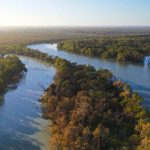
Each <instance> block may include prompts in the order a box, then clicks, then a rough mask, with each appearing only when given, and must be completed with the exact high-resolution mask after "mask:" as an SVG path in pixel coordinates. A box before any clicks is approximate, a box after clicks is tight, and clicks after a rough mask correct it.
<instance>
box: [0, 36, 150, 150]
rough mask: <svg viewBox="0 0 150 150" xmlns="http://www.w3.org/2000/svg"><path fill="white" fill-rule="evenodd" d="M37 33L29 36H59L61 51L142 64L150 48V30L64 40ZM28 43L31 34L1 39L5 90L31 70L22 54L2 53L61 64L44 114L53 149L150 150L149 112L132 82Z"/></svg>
mask: <svg viewBox="0 0 150 150" xmlns="http://www.w3.org/2000/svg"><path fill="white" fill-rule="evenodd" d="M43 36H44V34H43ZM35 37H36V36H35ZM35 37H34V38H33V41H32V40H31V39H32V38H31V39H30V40H31V43H41V42H43V41H44V42H45V41H46V42H54V41H55V42H58V48H59V49H60V50H65V51H68V52H73V53H78V54H83V55H88V56H94V57H98V58H109V59H114V60H117V61H121V62H123V61H131V62H136V63H142V62H143V58H144V56H145V55H148V54H149V48H150V44H149V41H150V38H149V36H148V35H146V36H144V35H143V36H128V37H127V36H125V37H123V36H120V37H109V38H108V37H103V38H102V37H99V38H97V37H95V38H91V37H89V38H88V37H84V38H82V37H80V38H79V37H78V38H77V39H73V38H72V40H68V39H69V38H70V36H69V38H68V37H67V38H66V39H65V37H64V38H63V39H59V40H58V39H57V40H56V39H51V38H50V40H49V39H47V38H45V39H44V40H43V41H42V40H41V38H39V39H38V40H37V39H36V38H35ZM37 38H38V37H37ZM46 39H47V40H46ZM13 40H14V39H11V41H13ZM16 41H18V39H17V40H16ZM27 44H28V38H27V39H26V40H25V41H24V40H21V39H20V42H14V43H13V42H12V43H11V42H10V43H9V42H3V43H2V44H0V54H1V55H2V58H1V59H0V66H2V67H3V68H2V69H1V71H0V72H1V73H0V76H1V78H0V79H1V81H0V91H3V90H4V89H5V88H6V87H7V85H8V84H9V83H11V82H13V81H15V80H16V77H17V78H18V75H20V73H21V72H22V71H25V70H26V69H25V66H24V65H23V64H22V62H21V61H20V60H19V59H18V57H16V56H7V57H3V56H4V55H6V54H15V55H22V56H28V57H32V58H36V59H39V60H42V61H44V62H47V63H49V64H52V65H54V66H55V67H56V69H57V73H56V75H55V78H54V83H53V84H51V85H50V86H49V88H48V89H46V90H45V93H44V95H43V96H42V99H41V101H42V105H43V106H44V109H43V116H44V117H45V118H46V119H49V120H51V121H52V124H51V125H50V132H51V135H50V148H51V149H56V150H57V149H58V150H70V149H71V150H80V149H81V150H107V149H108V150H109V149H121V150H127V149H129V150H130V149H131V150H134V149H135V150H143V149H144V150H149V149H150V115H149V112H148V111H147V110H146V109H145V108H144V106H143V102H142V98H141V97H140V96H139V95H138V94H137V93H134V92H133V91H132V90H131V88H130V87H129V85H127V84H126V83H123V82H121V81H118V80H113V75H112V73H111V72H109V71H108V70H102V69H100V70H95V68H93V67H91V66H86V65H77V64H76V63H71V62H68V61H66V60H63V59H60V58H57V57H53V56H49V55H48V54H46V53H42V52H40V51H38V50H32V49H30V48H27V47H26V45H27ZM4 62H5V63H4ZM4 64H5V65H4Z"/></svg>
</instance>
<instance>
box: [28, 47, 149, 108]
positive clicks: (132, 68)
mask: <svg viewBox="0 0 150 150" xmlns="http://www.w3.org/2000/svg"><path fill="white" fill-rule="evenodd" d="M28 47H29V48H31V49H34V50H39V51H41V52H44V53H48V54H49V55H52V56H59V57H61V58H64V59H67V60H69V61H71V62H76V63H77V64H87V65H91V66H94V67H95V68H96V69H100V68H103V69H108V70H110V71H111V72H112V73H113V75H114V76H116V77H117V78H118V79H120V80H122V81H124V82H127V83H128V84H129V85H130V86H131V87H132V89H133V91H135V92H138V93H139V94H140V95H141V96H142V97H143V98H144V106H145V107H147V109H149V110H150V68H149V67H148V65H137V64H132V63H122V64H120V63H118V62H114V61H108V60H103V59H97V58H92V57H87V56H80V55H76V54H71V53H68V52H64V51H59V50H58V49H57V44H33V45H29V46H28Z"/></svg>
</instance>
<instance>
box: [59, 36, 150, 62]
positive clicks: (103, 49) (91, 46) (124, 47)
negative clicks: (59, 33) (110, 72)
mask: <svg viewBox="0 0 150 150" xmlns="http://www.w3.org/2000/svg"><path fill="white" fill-rule="evenodd" d="M58 49H60V50H65V51H67V52H72V53H77V54H83V55H87V56H96V57H98V58H108V59H113V60H117V61H120V62H124V61H130V62H136V63H142V62H143V60H144V56H145V55H149V54H150V36H128V37H121V36H120V37H112V38H111V37H108V38H95V39H79V40H66V41H62V42H59V44H58Z"/></svg>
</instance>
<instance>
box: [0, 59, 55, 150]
mask: <svg viewBox="0 0 150 150" xmlns="http://www.w3.org/2000/svg"><path fill="white" fill-rule="evenodd" d="M20 59H21V60H22V61H23V63H25V65H26V67H27V69H28V72H27V73H26V74H25V76H24V77H23V78H22V79H21V80H20V82H19V83H18V85H17V87H16V86H13V88H12V89H10V90H9V91H8V92H7V93H6V94H5V95H4V97H3V100H1V101H0V102H1V103H0V150H49V143H48V140H49V137H50V135H49V132H48V125H49V122H48V121H47V120H44V119H43V118H42V115H41V114H42V113H41V104H40V102H39V101H38V99H39V97H40V95H42V93H43V89H42V88H41V85H44V87H48V85H49V84H50V83H51V82H52V81H53V76H54V74H55V69H54V68H53V67H51V66H48V64H44V63H42V62H40V61H38V60H35V59H31V58H28V57H20Z"/></svg>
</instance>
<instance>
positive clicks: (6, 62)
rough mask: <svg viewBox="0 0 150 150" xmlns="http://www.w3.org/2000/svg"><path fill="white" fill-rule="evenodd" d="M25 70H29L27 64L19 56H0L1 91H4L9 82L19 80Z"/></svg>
mask: <svg viewBox="0 0 150 150" xmlns="http://www.w3.org/2000/svg"><path fill="white" fill-rule="evenodd" d="M23 71H27V70H26V68H25V65H24V64H23V63H22V62H21V61H20V60H19V58H18V57H17V56H6V57H2V56H1V58H0V93H2V92H4V90H5V88H6V87H7V85H8V84H10V83H12V82H14V81H16V80H18V78H19V77H20V76H21V73H22V72H23Z"/></svg>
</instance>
